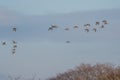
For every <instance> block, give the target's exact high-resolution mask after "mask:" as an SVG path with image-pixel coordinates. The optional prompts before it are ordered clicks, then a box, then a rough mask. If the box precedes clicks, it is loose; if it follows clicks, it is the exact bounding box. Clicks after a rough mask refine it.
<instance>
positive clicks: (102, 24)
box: [2, 20, 108, 54]
mask: <svg viewBox="0 0 120 80" xmlns="http://www.w3.org/2000/svg"><path fill="white" fill-rule="evenodd" d="M107 24H108V21H107V20H103V21H102V22H98V21H97V22H95V24H94V27H92V29H91V24H84V25H83V27H84V31H85V32H90V30H92V31H94V32H97V30H98V27H100V28H104V27H105V25H107ZM57 28H59V26H57V25H51V26H50V27H49V28H48V31H53V30H54V29H57ZM73 29H79V26H77V25H75V26H73ZM64 30H65V31H69V30H70V28H69V27H65V28H64ZM16 31H17V28H16V27H15V26H14V27H13V28H12V32H16ZM66 43H70V41H69V40H67V41H66ZM2 45H3V46H6V45H7V42H6V41H2ZM16 49H17V41H15V40H12V54H15V53H16Z"/></svg>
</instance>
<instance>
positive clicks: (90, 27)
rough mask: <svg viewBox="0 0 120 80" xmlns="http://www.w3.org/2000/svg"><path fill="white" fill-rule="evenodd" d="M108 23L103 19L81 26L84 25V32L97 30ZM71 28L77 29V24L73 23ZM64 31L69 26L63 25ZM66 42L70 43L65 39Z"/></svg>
mask: <svg viewBox="0 0 120 80" xmlns="http://www.w3.org/2000/svg"><path fill="white" fill-rule="evenodd" d="M107 24H108V21H107V20H103V21H101V22H99V21H96V22H95V24H94V25H91V24H84V25H83V27H84V31H85V32H87V33H88V32H90V30H91V31H94V32H97V30H98V28H99V27H100V28H104V27H105V25H107ZM57 28H59V26H57V25H51V26H50V27H49V28H48V31H53V30H54V29H57ZM73 29H79V26H77V25H75V26H73ZM64 30H65V31H69V30H70V27H65V28H64ZM66 43H70V41H66Z"/></svg>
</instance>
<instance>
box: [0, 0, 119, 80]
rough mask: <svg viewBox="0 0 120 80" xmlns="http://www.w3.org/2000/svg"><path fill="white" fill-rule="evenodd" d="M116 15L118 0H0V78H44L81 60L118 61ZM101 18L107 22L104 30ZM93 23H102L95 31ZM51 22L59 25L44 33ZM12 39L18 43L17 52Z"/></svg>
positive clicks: (97, 61)
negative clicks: (86, 26)
mask: <svg viewBox="0 0 120 80" xmlns="http://www.w3.org/2000/svg"><path fill="white" fill-rule="evenodd" d="M119 14H120V0H92V1H90V0H89V1H88V0H69V1H68V0H59V1H57V0H19V1H17V0H0V76H1V75H2V76H3V75H11V76H13V77H15V76H23V77H27V78H31V77H32V76H37V77H39V78H41V79H42V80H44V79H46V78H48V77H52V76H55V75H56V74H58V73H61V72H64V71H67V70H69V69H73V68H74V67H76V66H78V65H79V64H81V63H90V64H95V63H112V64H115V65H120V62H119V61H120V54H119V53H120V35H119V34H120V31H119V30H120V27H119V23H120V16H119ZM102 20H108V25H105V28H103V29H101V28H100V26H101V25H102V24H103V23H102ZM96 21H99V22H100V25H99V26H97V32H93V31H92V28H94V27H95V22H96ZM87 23H90V24H91V27H90V32H88V33H86V32H85V31H84V24H87ZM53 24H55V25H58V26H59V27H58V29H55V30H53V31H48V28H49V27H50V26H51V25H53ZM75 25H77V26H79V28H78V29H73V26H75ZM13 26H16V28H17V31H16V32H13V31H12V27H13ZM66 27H69V28H70V30H69V31H65V30H64V29H65V28H66ZM12 40H15V41H17V46H18V47H17V49H16V54H15V55H12V53H11V51H12V47H13V44H12ZM67 40H69V41H70V43H66V41H67ZM3 41H6V43H7V44H6V45H5V46H3V45H2V42H3Z"/></svg>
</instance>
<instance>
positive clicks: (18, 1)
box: [0, 0, 120, 15]
mask: <svg viewBox="0 0 120 80" xmlns="http://www.w3.org/2000/svg"><path fill="white" fill-rule="evenodd" d="M0 6H3V7H6V8H8V9H10V10H15V11H18V12H21V13H24V14H37V15H39V14H56V13H70V12H79V11H87V10H102V9H114V8H120V0H0Z"/></svg>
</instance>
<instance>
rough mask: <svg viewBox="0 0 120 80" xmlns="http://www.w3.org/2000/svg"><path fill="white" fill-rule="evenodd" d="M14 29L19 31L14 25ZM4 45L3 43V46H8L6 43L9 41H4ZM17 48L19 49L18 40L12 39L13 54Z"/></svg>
mask: <svg viewBox="0 0 120 80" xmlns="http://www.w3.org/2000/svg"><path fill="white" fill-rule="evenodd" d="M12 31H13V32H16V31H17V28H16V27H15V26H14V27H13V28H12ZM2 45H3V46H6V45H7V42H6V41H2ZM16 49H17V41H15V40H12V54H15V53H16Z"/></svg>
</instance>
